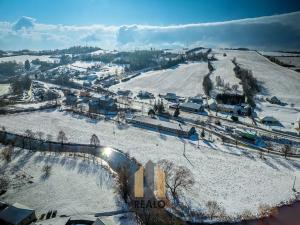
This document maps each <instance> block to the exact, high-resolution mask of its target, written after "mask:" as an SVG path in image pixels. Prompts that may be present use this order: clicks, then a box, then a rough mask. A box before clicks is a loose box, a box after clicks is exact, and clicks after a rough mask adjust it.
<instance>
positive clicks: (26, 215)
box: [0, 203, 36, 225]
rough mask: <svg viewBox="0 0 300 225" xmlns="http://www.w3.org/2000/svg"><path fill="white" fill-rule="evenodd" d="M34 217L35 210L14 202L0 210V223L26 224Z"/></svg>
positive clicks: (6, 224)
mask: <svg viewBox="0 0 300 225" xmlns="http://www.w3.org/2000/svg"><path fill="white" fill-rule="evenodd" d="M35 219H36V215H35V210H34V209H31V208H29V207H27V206H25V205H21V204H19V203H15V204H13V205H11V206H8V207H7V208H5V209H4V210H3V211H1V212H0V224H3V225H27V224H30V223H31V222H33V221H34V220H35Z"/></svg>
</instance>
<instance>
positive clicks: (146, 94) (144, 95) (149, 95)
mask: <svg viewBox="0 0 300 225" xmlns="http://www.w3.org/2000/svg"><path fill="white" fill-rule="evenodd" d="M137 96H138V97H139V98H154V95H153V94H152V93H150V92H148V91H139V93H138V95H137Z"/></svg>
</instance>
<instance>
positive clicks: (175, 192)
mask: <svg viewBox="0 0 300 225" xmlns="http://www.w3.org/2000/svg"><path fill="white" fill-rule="evenodd" d="M158 165H159V167H160V168H161V169H163V170H164V172H165V177H166V186H167V188H168V190H169V191H170V192H171V195H172V197H173V199H174V200H175V201H177V200H178V197H179V194H180V193H181V192H182V191H184V190H189V189H190V188H191V187H192V186H193V185H194V183H195V180H194V177H193V174H192V172H191V171H190V170H189V169H188V168H186V167H184V166H175V164H174V163H173V162H170V161H168V160H166V159H163V160H160V161H159V162H158Z"/></svg>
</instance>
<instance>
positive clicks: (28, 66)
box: [25, 59, 30, 71]
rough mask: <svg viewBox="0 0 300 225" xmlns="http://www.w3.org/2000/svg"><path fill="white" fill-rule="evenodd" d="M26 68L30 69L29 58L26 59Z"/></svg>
mask: <svg viewBox="0 0 300 225" xmlns="http://www.w3.org/2000/svg"><path fill="white" fill-rule="evenodd" d="M25 70H27V71H28V70H30V62H29V60H28V59H27V60H26V61H25Z"/></svg>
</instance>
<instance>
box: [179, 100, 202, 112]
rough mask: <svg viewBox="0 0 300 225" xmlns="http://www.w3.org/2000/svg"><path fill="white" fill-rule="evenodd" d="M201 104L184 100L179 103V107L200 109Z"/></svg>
mask: <svg viewBox="0 0 300 225" xmlns="http://www.w3.org/2000/svg"><path fill="white" fill-rule="evenodd" d="M201 106H202V105H201V104H197V103H193V102H184V103H182V104H180V105H179V107H184V108H190V109H195V110H199V109H201Z"/></svg>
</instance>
